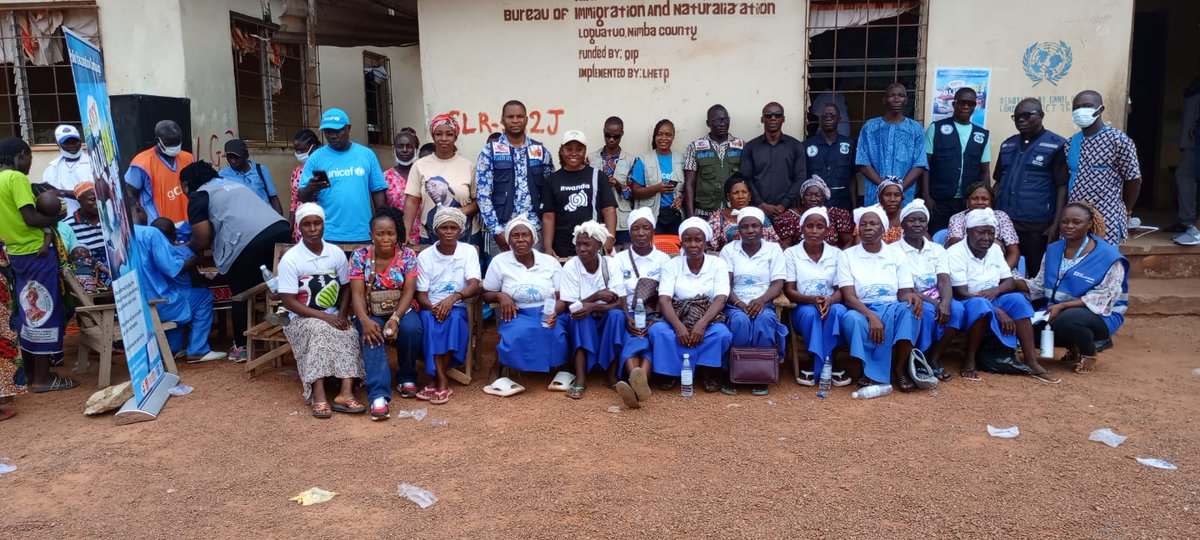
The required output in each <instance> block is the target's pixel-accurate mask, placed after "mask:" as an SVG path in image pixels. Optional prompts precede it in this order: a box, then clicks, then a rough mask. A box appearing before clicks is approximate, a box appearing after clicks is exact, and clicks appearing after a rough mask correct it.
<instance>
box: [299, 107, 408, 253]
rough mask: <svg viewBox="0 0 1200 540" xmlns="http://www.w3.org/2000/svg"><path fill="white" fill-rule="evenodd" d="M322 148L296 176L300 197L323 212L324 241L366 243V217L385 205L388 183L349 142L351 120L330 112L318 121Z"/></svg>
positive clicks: (369, 155) (367, 154)
mask: <svg viewBox="0 0 1200 540" xmlns="http://www.w3.org/2000/svg"><path fill="white" fill-rule="evenodd" d="M320 129H321V134H322V135H324V136H325V143H326V144H325V146H322V147H320V148H318V149H316V150H313V152H312V155H310V156H309V157H308V160H307V161H305V162H304V170H303V171H301V173H300V182H299V184H298V187H299V196H300V200H301V201H304V202H315V203H317V204H320V205H321V208H324V209H325V240H326V241H328V242H335V243H347V244H349V243H363V244H365V243H368V242H370V241H371V215H372V214H373V213H374V211H375V209H376V208H378V207H380V206H383V205H384V204H386V202H385V199H384V193H385V192H386V191H387V182H385V181H384V180H383V170H382V169H380V168H379V159H378V158H376V157H375V152H372V151H371V149H370V148H367V147H366V146H363V145H361V144H358V143H355V142H351V141H350V115H348V114H346V111H343V110H341V109H329V110H327V111H325V113H324V114H322V115H321V126H320Z"/></svg>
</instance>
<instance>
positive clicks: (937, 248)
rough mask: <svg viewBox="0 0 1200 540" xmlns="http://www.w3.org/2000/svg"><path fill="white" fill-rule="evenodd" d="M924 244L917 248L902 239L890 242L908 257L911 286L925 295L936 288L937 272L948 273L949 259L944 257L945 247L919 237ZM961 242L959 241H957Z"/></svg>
mask: <svg viewBox="0 0 1200 540" xmlns="http://www.w3.org/2000/svg"><path fill="white" fill-rule="evenodd" d="M921 241H922V242H924V243H925V244H924V246H923V247H922V248H921V249H920V250H918V249H917V248H915V247H912V246H911V245H909V244H908V242H905V241H904V240H903V239H901V240H898V241H896V242H894V243H892V245H893V246H900V251H903V252H904V256H905V257H907V259H908V269H909V270H912V273H913V288H915V289H916V290H917V292H920V293H922V294H924V295H926V296H931V295H930V292H933V291H936V290H937V277H938V274H946V275H949V274H950V266H949V259H947V258H946V248H944V247H942V246H941V245H940V244H938V243H936V242H930V241H929V240H926V239H924V238H922V239H921ZM959 243H961V242H959Z"/></svg>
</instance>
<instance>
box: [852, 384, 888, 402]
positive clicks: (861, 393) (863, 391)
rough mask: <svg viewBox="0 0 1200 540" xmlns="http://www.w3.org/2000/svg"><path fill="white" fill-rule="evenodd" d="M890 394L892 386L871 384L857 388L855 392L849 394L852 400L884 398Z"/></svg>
mask: <svg viewBox="0 0 1200 540" xmlns="http://www.w3.org/2000/svg"><path fill="white" fill-rule="evenodd" d="M890 393H892V385H890V384H872V385H871V386H867V387H864V388H859V389H858V391H857V392H855V393H853V394H850V397H852V398H854V399H871V398H877V397H879V396H886V395H888V394H890Z"/></svg>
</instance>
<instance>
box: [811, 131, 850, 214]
mask: <svg viewBox="0 0 1200 540" xmlns="http://www.w3.org/2000/svg"><path fill="white" fill-rule="evenodd" d="M804 151H805V153H806V154H807V155H808V161H807V165H808V174H809V175H810V176H811V175H817V176H820V177H821V179H822V180H824V181H825V184H826V185H828V186H829V200H828V201H826V202H825V204H826V205H827V206H836V207H838V208H845V209H846V210H852V209H854V205H853V204H852V201H850V189H849V186H850V182H852V181H853V180H854V141H852V140H850V137H846V136H845V135H838V136H837V140H835V141H833V144H826V143H825V136H824V135H822V134H820V133H817V134H816V135H813V136H812V137H809V138H808V139H806V140H805V141H804Z"/></svg>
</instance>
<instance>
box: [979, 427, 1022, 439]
mask: <svg viewBox="0 0 1200 540" xmlns="http://www.w3.org/2000/svg"><path fill="white" fill-rule="evenodd" d="M987 431H988V435H991V436H993V437H999V438H1001V439H1012V438H1014V437H1016V436H1017V435H1020V434H1021V430H1020V429H1017V426H1013V427H1010V428H1003V429H1001V428H996V427H992V425H991V424H988V427H987Z"/></svg>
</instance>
